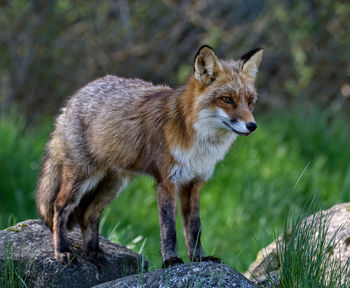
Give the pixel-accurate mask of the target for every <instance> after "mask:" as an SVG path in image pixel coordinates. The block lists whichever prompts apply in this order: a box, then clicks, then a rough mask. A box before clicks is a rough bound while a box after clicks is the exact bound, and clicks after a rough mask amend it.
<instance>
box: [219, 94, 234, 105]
mask: <svg viewBox="0 0 350 288" xmlns="http://www.w3.org/2000/svg"><path fill="white" fill-rule="evenodd" d="M220 99H221V100H222V101H224V102H225V103H228V104H233V103H234V102H233V99H232V98H231V97H227V96H225V97H221V98H220Z"/></svg>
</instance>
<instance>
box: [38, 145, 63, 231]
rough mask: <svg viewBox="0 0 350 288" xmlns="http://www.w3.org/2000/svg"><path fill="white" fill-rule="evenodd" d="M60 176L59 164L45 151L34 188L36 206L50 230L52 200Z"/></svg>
mask: <svg viewBox="0 0 350 288" xmlns="http://www.w3.org/2000/svg"><path fill="white" fill-rule="evenodd" d="M61 176H62V168H61V165H60V164H59V163H57V161H55V160H54V159H53V158H52V156H51V155H50V153H49V151H47V152H46V156H45V159H44V162H43V164H42V168H41V173H40V177H39V180H38V185H37V188H36V207H37V211H38V213H39V215H40V217H41V219H43V221H44V222H45V224H46V225H47V226H49V228H50V229H51V230H52V225H53V213H54V202H55V199H56V195H57V193H58V191H59V189H60V186H61Z"/></svg>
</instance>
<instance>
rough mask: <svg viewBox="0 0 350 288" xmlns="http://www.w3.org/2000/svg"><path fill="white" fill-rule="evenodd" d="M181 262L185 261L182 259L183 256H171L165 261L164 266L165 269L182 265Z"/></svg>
mask: <svg viewBox="0 0 350 288" xmlns="http://www.w3.org/2000/svg"><path fill="white" fill-rule="evenodd" d="M181 264H184V261H182V259H181V258H179V257H171V258H169V259H167V260H165V261H164V262H163V265H162V268H163V269H165V268H168V267H171V266H175V265H181Z"/></svg>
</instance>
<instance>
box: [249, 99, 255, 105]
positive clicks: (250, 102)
mask: <svg viewBox="0 0 350 288" xmlns="http://www.w3.org/2000/svg"><path fill="white" fill-rule="evenodd" d="M253 103H254V98H253V97H249V99H248V105H251V104H253Z"/></svg>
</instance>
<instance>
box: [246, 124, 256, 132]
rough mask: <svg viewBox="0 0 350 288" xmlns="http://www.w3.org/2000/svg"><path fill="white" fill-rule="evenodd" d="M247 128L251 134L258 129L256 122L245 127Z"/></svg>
mask: <svg viewBox="0 0 350 288" xmlns="http://www.w3.org/2000/svg"><path fill="white" fill-rule="evenodd" d="M245 126H246V127H247V129H248V130H249V131H250V132H254V131H255V129H256V127H257V126H256V123H254V122H249V123H247V124H246V125H245Z"/></svg>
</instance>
